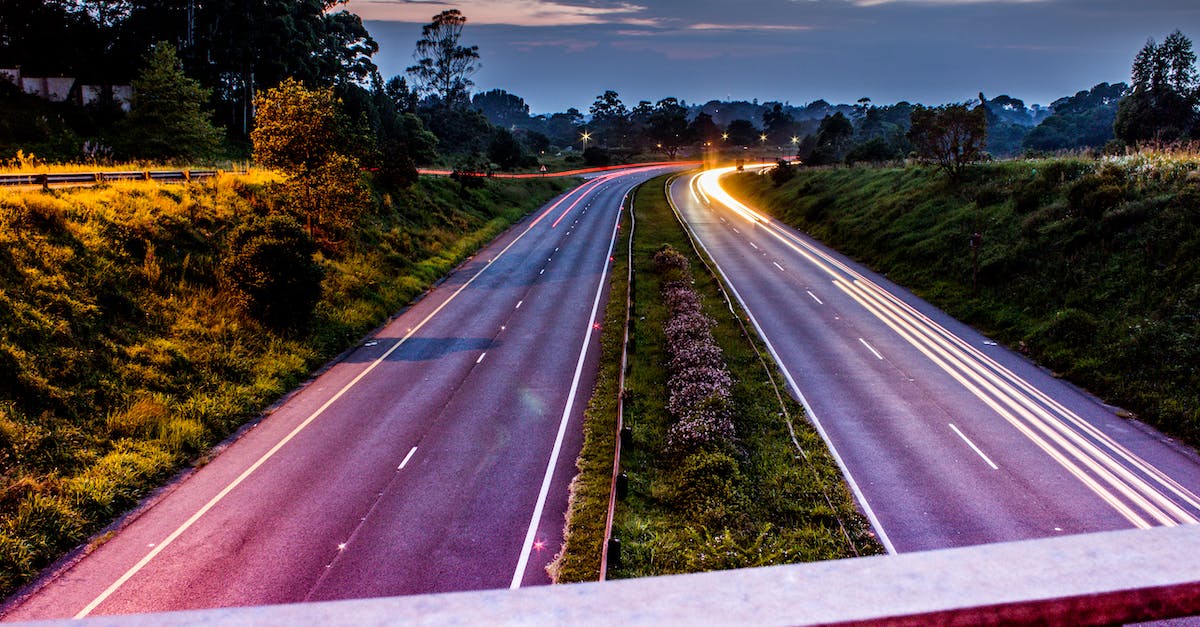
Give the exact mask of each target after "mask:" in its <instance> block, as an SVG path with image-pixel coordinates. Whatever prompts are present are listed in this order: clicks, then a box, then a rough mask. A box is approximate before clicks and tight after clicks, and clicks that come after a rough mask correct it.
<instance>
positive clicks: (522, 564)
mask: <svg viewBox="0 0 1200 627" xmlns="http://www.w3.org/2000/svg"><path fill="white" fill-rule="evenodd" d="M628 196H629V192H626V193H625V197H623V198H622V199H621V206H622V207H624V206H625V198H627V197H628ZM620 225H621V212H620V211H618V212H617V220H616V222H613V229H612V237H611V239H609V242H608V253H606V254H605V255H604V269H603V270H602V271H601V272H600V283H599V284H598V285H597V286H596V298H595V299H593V300H592V316H591V319H590V320H588V325H587V329H586V330H585V331H584V333H583V346H581V347H580V348H579V359H578V361H577V362H576V364H575V376H574V378H573V379H572V380H571V392H570V393H569V394H568V395H567V404H566V406H565V407H563V413H562V418H561V419H560V420H559V423H558V435H557V436H556V437H555V438H554V448H553V449H552V450H551V452H550V461H549V462H548V463H547V464H546V474H545V475H544V476H543V477H542V490H541V492H539V493H538V499H537V505H535V506H534V508H533V516H532V517H531V518H530V519H529V529H528V531H526V532H525V542H524V543H523V544H522V545H521V555H520V558H519V559H518V560H517V568H516V570H514V571H513V578H512V583H510V584H509V586H508V587H509V589H516V588H520V587H521V580H522V579H524V578H525V568H526V567H528V565H529V553H530V551H532V550H533V542H534V539H535V538H536V537H537V529H538V525H539V524H540V523H541V518H542V509H543V508H545V506H546V497H547V496H548V495H549V494H550V482H551V480H552V479H553V478H554V467H555V466H557V465H558V454H559V452H561V450H562V443H563V437H564V436H565V435H566V432H567V422H568V421H569V420H570V418H571V407H573V406H574V405H575V394H576V393H577V392H578V391H579V380H580V378H581V377H582V376H583V366H584V362H585V361H586V359H587V353H588V346H589V345H590V344H591V339H592V334H593V333H595V332H596V331H595V325H596V312H597V311H599V309H600V297H601V296H602V295H603V294H604V287H605V285H607V280H608V268H609V266H611V265H612V264H611V263H610V262H609V258H610V257H612V254H613V249H614V247H615V246H616V244H617V233H618V231H619V229H618V227H619V226H620Z"/></svg>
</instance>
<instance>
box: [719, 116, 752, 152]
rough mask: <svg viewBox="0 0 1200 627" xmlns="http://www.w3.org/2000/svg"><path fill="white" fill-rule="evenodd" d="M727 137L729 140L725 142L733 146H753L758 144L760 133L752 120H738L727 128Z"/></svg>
mask: <svg viewBox="0 0 1200 627" xmlns="http://www.w3.org/2000/svg"><path fill="white" fill-rule="evenodd" d="M725 135H728V136H729V139H727V140H725V141H726V142H728V143H729V144H730V145H733V146H753V145H756V144H757V143H758V136H759V131H758V127H757V126H755V125H754V122H751V121H750V120H743V119H737V120H734V121H732V122H730V123H729V126H727V127H725Z"/></svg>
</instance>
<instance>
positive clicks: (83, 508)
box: [0, 174, 569, 594]
mask: <svg viewBox="0 0 1200 627" xmlns="http://www.w3.org/2000/svg"><path fill="white" fill-rule="evenodd" d="M272 179H273V177H272V176H270V175H264V174H251V175H248V176H231V175H225V176H222V177H220V178H218V179H217V180H215V181H214V182H208V183H202V184H194V185H188V186H167V185H158V184H153V183H133V184H121V185H113V186H100V187H94V188H87V189H66V190H57V191H52V192H49V193H43V192H40V191H36V192H35V191H19V192H4V193H2V194H0V594H4V593H8V592H11V591H12V590H13V589H14V588H15V587H16V586H18V585H20V584H22V583H24V582H26V581H28V580H29V579H30V578H31V577H32V576H34V575H35V574H36V573H37V572H38V570H39V569H41V568H43V567H45V566H46V565H47V564H49V563H50V562H51V561H53V560H54V559H56V558H57V557H59V556H60V555H61V554H63V553H64V552H65V551H67V550H69V549H71V548H72V547H74V546H76V545H78V544H79V543H80V542H81V541H83V540H85V539H86V538H87V537H88V536H89V535H90V534H92V533H94V532H96V531H97V530H98V529H100V528H102V527H103V526H105V525H106V524H108V523H109V522H111V521H112V520H113V519H114V518H115V517H116V516H118V515H119V514H121V513H122V512H124V511H126V510H127V509H128V508H130V507H131V506H133V505H134V504H136V503H137V501H138V500H139V499H140V498H142V497H143V496H145V495H146V494H147V493H148V492H149V491H150V490H151V489H153V488H154V487H155V486H157V485H159V484H161V483H162V482H163V481H164V480H166V479H167V478H169V477H170V476H171V475H172V474H173V473H175V472H176V471H178V470H179V469H180V468H181V467H183V466H185V465H186V464H188V463H189V462H196V463H202V459H201V458H200V457H199V456H202V455H203V454H204V452H205V451H206V450H208V449H209V448H210V447H211V446H212V445H214V444H216V443H218V442H220V441H221V440H222V439H224V438H225V437H227V436H228V435H229V434H230V433H232V432H233V431H234V430H236V429H237V428H238V427H239V426H240V425H242V424H244V423H245V422H246V421H247V420H249V419H251V418H253V417H255V416H256V415H257V414H258V413H259V412H260V411H261V410H262V409H263V408H264V407H266V406H267V405H268V404H270V403H271V402H273V401H274V400H275V399H277V398H279V397H280V396H281V395H282V394H283V393H285V392H286V391H287V390H289V389H290V388H292V387H293V386H295V385H296V384H297V383H299V382H300V381H302V380H303V379H304V378H305V377H307V376H308V374H309V373H310V372H311V371H312V370H313V369H314V368H315V367H317V366H319V365H320V364H322V363H323V362H325V361H327V360H329V359H330V358H332V357H333V356H335V355H336V354H338V353H339V352H340V351H342V350H344V349H345V348H347V347H348V346H350V345H352V344H353V343H354V342H355V341H356V340H357V339H358V338H360V337H362V336H363V334H364V333H366V332H367V331H369V330H370V329H372V328H373V327H375V326H377V325H378V324H380V323H381V322H382V321H383V320H384V319H386V317H387V316H389V315H391V314H393V313H395V312H396V311H397V310H399V309H400V308H401V307H402V306H403V305H404V304H405V303H407V302H409V301H411V300H412V299H413V298H414V297H416V296H418V295H419V294H421V293H422V292H423V291H424V290H425V289H426V288H427V287H428V286H429V285H430V284H431V283H432V282H433V281H435V280H437V279H438V278H439V277H441V276H443V275H444V274H445V273H446V272H447V271H448V270H449V269H451V268H452V267H453V266H454V265H455V264H457V263H458V262H459V261H460V260H462V259H463V258H465V257H466V256H467V255H469V254H470V253H471V252H472V251H473V250H475V249H476V248H478V247H479V246H480V245H482V244H483V243H485V242H487V241H488V240H490V239H491V238H492V237H494V236H495V235H497V234H498V233H499V232H500V231H501V230H502V229H503V228H505V227H506V226H507V225H509V224H510V223H512V222H514V221H515V220H517V219H518V218H519V217H520V216H522V215H524V214H525V213H526V212H528V211H529V210H531V209H532V208H534V207H536V206H538V205H540V204H541V203H542V202H544V201H545V200H547V199H548V198H549V197H551V196H553V195H555V194H557V193H558V192H560V191H562V190H563V189H564V188H565V187H566V186H567V185H568V184H569V182H568V181H562V180H534V181H521V182H501V181H490V180H489V181H487V182H486V183H483V184H481V185H478V186H475V185H473V186H471V187H470V188H466V187H463V186H461V185H460V184H458V183H456V182H454V181H452V180H449V179H440V180H438V179H422V180H421V181H419V182H418V183H417V184H415V185H413V186H411V187H409V188H407V189H405V190H404V191H400V192H392V193H379V192H376V195H375V201H376V202H375V203H373V206H374V210H373V211H370V212H368V214H367V215H364V216H362V217H361V218H360V219H359V221H358V224H357V227H356V228H355V229H354V230H353V231H352V232H351V234H350V236H349V237H348V239H347V240H346V241H344V242H342V247H341V252H340V253H339V254H337V255H336V256H323V255H322V254H318V255H317V256H316V258H315V261H316V263H317V264H318V265H319V266H320V268H321V270H322V271H323V277H324V278H323V280H322V285H321V291H320V293H321V295H320V299H319V301H318V302H317V304H316V307H315V311H314V313H313V315H312V317H311V319H310V320H309V321H308V322H307V324H306V325H304V326H302V327H301V328H299V329H295V328H293V329H292V330H280V328H278V327H273V326H269V325H266V324H263V323H261V322H259V321H258V320H257V319H256V318H255V317H252V316H250V315H247V314H246V313H245V308H244V306H243V303H241V302H240V301H239V299H238V297H237V296H236V295H235V294H233V293H231V291H230V289H229V288H228V286H227V284H226V282H223V281H222V280H221V279H220V277H222V276H223V275H224V274H226V271H227V268H225V267H223V266H224V265H225V264H228V263H229V261H228V259H229V258H230V256H229V255H228V247H229V245H230V241H231V240H233V239H235V238H234V234H236V233H238V232H239V230H238V227H239V226H240V225H243V224H247V223H252V222H254V221H255V220H256V219H257V217H258V216H259V215H260V214H265V213H268V212H269V211H271V208H272V206H273V205H275V204H278V203H280V202H284V201H282V200H281V199H280V198H279V195H280V194H281V193H282V192H281V191H280V188H279V187H278V186H275V185H273V184H272Z"/></svg>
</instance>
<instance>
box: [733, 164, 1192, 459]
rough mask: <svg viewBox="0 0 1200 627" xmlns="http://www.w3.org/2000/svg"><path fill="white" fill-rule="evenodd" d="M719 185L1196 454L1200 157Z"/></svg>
mask: <svg viewBox="0 0 1200 627" xmlns="http://www.w3.org/2000/svg"><path fill="white" fill-rule="evenodd" d="M729 189H730V191H731V192H732V193H734V194H735V195H737V196H739V197H742V198H745V199H747V200H748V201H749V202H750V203H751V204H753V205H755V206H757V207H760V208H762V209H764V210H767V211H768V212H770V213H772V214H774V215H775V216H777V217H779V218H780V219H782V220H784V221H786V222H789V223H791V224H794V225H796V226H797V227H799V228H801V229H802V230H804V231H806V232H808V233H811V234H812V235H814V236H816V237H817V238H819V239H821V240H823V241H825V242H826V243H828V244H829V245H831V246H833V247H835V248H838V249H839V250H842V251H843V252H845V253H847V254H850V255H852V256H854V257H856V258H858V259H860V260H862V261H864V262H865V263H867V264H869V265H871V266H872V267H874V268H876V269H877V270H879V271H881V272H884V273H886V274H887V275H888V277H889V278H891V279H892V280H894V281H896V282H898V283H900V284H902V285H905V286H907V287H909V288H910V289H912V290H914V291H915V292H917V293H918V294H920V295H921V296H923V297H924V298H926V299H928V300H929V301H931V302H932V303H934V304H936V305H937V306H939V307H941V308H943V309H944V310H946V311H947V312H949V313H950V314H952V315H954V316H955V317H957V318H960V319H962V320H964V321H966V322H968V323H970V324H972V325H974V326H976V327H978V328H980V329H982V330H983V331H984V332H986V333H988V334H990V335H993V336H994V337H996V338H997V339H999V340H1001V341H1003V342H1005V343H1006V344H1008V345H1010V346H1013V347H1017V348H1019V349H1022V350H1025V351H1027V352H1028V353H1029V354H1030V355H1031V356H1032V357H1033V358H1035V359H1037V360H1038V361H1039V362H1041V363H1043V364H1045V365H1046V366H1048V367H1049V368H1051V369H1053V370H1054V371H1056V372H1058V373H1061V375H1062V376H1064V377H1066V378H1067V379H1069V380H1071V381H1073V382H1075V383H1077V384H1079V385H1081V386H1083V387H1086V388H1088V389H1090V390H1092V391H1093V392H1095V393H1097V394H1099V395H1100V396H1102V397H1104V398H1106V399H1107V400H1108V401H1110V402H1112V403H1115V404H1117V405H1120V406H1123V407H1126V408H1127V409H1129V410H1131V411H1133V412H1135V413H1137V414H1139V415H1140V417H1141V418H1143V419H1145V420H1147V421H1148V422H1151V423H1152V424H1154V425H1156V426H1158V427H1160V428H1161V429H1163V430H1164V431H1167V432H1168V433H1172V434H1174V435H1176V436H1178V437H1180V438H1182V439H1185V440H1187V441H1188V442H1190V443H1191V444H1193V445H1198V444H1200V369H1198V368H1197V363H1200V324H1198V318H1197V315H1198V314H1197V312H1200V158H1198V157H1196V156H1187V155H1182V156H1180V155H1161V154H1144V155H1136V156H1130V157H1121V158H1116V159H1109V160H1105V161H1099V162H1097V161H1090V160H1082V159H1061V160H1046V161H1029V162H1005V163H995V164H987V165H982V166H977V167H975V168H973V169H972V170H971V171H970V172H969V173H968V174H967V176H966V178H965V180H963V181H962V182H961V183H960V184H957V185H955V184H952V183H951V182H949V181H948V180H947V179H946V178H945V177H944V176H943V175H941V174H938V173H936V172H935V171H933V170H929V169H924V168H907V169H840V170H827V171H801V172H800V173H799V174H798V175H797V177H796V178H795V179H793V180H791V181H789V182H788V183H786V184H784V185H783V186H781V187H775V186H773V184H772V181H771V177H768V176H763V177H759V176H754V175H743V176H740V177H737V178H734V179H732V180H731V181H730V183H729ZM975 232H979V233H981V234H982V236H983V237H982V246H981V248H980V250H979V262H978V268H979V269H978V288H977V290H976V289H973V286H972V274H973V268H972V266H973V264H972V254H971V249H970V247H969V238H970V236H971V234H972V233H975Z"/></svg>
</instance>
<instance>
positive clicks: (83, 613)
mask: <svg viewBox="0 0 1200 627" xmlns="http://www.w3.org/2000/svg"><path fill="white" fill-rule="evenodd" d="M584 185H587V184H586V183H585V184H584ZM584 185H580V186H579V187H577V188H575V189H574V190H571V192H569V193H568V195H569V194H571V193H574V192H575V191H576V190H578V189H580V188H581V187H583V186H584ZM538 222H540V220H534V222H533V223H532V224H530V225H529V227H527V228H526V229H525V230H524V231H522V232H521V234H520V235H518V236H516V237H515V238H513V241H511V242H509V243H508V245H507V246H505V247H504V248H503V249H501V250H500V252H499V253H496V256H495V257H493V258H492V260H491V261H489V262H487V264H485V265H484V266H483V267H482V268H480V269H479V271H478V272H476V273H475V274H474V275H473V276H472V277H471V278H470V279H467V281H466V282H465V283H463V284H462V285H461V286H459V288H458V289H457V290H455V291H454V293H453V294H451V295H450V296H449V298H447V299H446V300H445V301H443V302H442V303H441V304H440V305H438V306H437V307H436V308H435V309H434V310H433V311H431V312H429V315H427V316H425V318H424V319H423V320H421V322H420V323H418V324H417V325H416V326H415V327H413V328H412V329H409V331H408V333H407V334H405V336H404V337H402V338H400V339H399V340H397V341H396V343H395V344H393V345H392V347H391V348H389V349H388V350H387V352H385V353H383V354H382V355H380V356H379V357H378V358H376V359H375V361H373V362H371V364H370V365H368V366H367V367H366V368H364V369H363V371H362V372H360V373H358V375H357V376H355V377H354V378H353V379H351V380H350V381H349V382H348V383H346V385H344V386H342V388H341V389H340V390H338V391H337V393H336V394H334V395H333V396H332V397H330V398H329V400H327V401H325V402H324V403H323V404H322V405H321V406H320V407H318V408H317V410H316V411H314V412H313V413H312V414H309V416H308V418H305V419H304V421H303V422H301V423H300V424H299V425H296V428H294V429H292V431H291V432H290V433H288V434H287V435H286V436H284V437H283V439H282V440H280V441H279V442H277V443H275V445H274V446H272V447H271V448H270V449H269V450H268V451H267V452H266V453H263V454H262V456H261V457H259V458H258V460H257V461H255V462H254V463H253V464H251V465H250V467H249V468H247V469H246V470H244V471H242V474H240V475H238V476H237V478H236V479H234V480H233V481H232V482H231V483H229V485H226V486H225V487H224V488H223V489H222V490H221V491H220V492H218V493H217V494H216V496H214V497H212V499H210V500H209V501H208V502H207V503H205V504H204V506H203V507H201V508H200V509H199V510H197V511H196V513H195V514H192V516H191V517H190V518H188V519H187V520H186V521H184V523H183V524H182V525H180V526H179V527H178V528H177V529H175V531H172V532H171V534H170V535H168V536H167V537H166V539H164V540H163V541H162V542H159V543H158V544H157V545H155V547H154V548H153V549H151V551H150V552H149V553H147V554H146V556H145V557H143V558H142V559H140V560H138V562H137V563H136V564H134V565H133V566H131V567H130V568H129V570H127V571H125V574H123V575H121V576H120V577H119V578H118V579H117V580H116V581H114V582H113V583H112V584H111V585H109V586H108V588H105V590H104V592H101V593H100V596H98V597H96V598H95V599H93V600H92V602H91V603H88V604H87V606H86V607H84V608H83V609H82V610H80V611H79V613H78V614H76V615H75V617H74V618H75V619H76V620H78V619H81V618H86V617H87V615H88V614H91V613H92V610H94V609H96V608H97V607H99V606H100V604H101V603H104V601H106V600H107V599H108V597H110V596H112V595H113V594H114V593H115V592H116V591H117V590H119V589H120V588H121V586H123V585H125V582H127V581H129V580H130V579H131V578H132V577H133V576H134V575H136V574H138V572H140V571H141V570H142V569H143V568H145V567H146V565H147V564H149V563H150V562H151V561H152V560H153V559H154V558H155V557H157V556H158V554H159V553H161V552H162V551H163V550H165V549H166V548H167V547H168V546H170V545H171V543H173V542H174V541H175V540H177V539H178V538H179V536H181V535H183V533H184V532H185V531H187V530H188V529H189V528H191V526H192V525H194V524H196V521H198V520H200V518H202V517H203V516H204V515H205V514H207V513H208V510H210V509H212V508H213V507H215V506H216V505H217V503H220V502H221V500H222V499H224V498H225V497H226V496H228V495H229V493H230V492H232V491H233V490H234V489H235V488H237V487H238V486H239V485H241V483H242V482H243V481H245V480H246V478H248V477H249V476H250V475H251V474H253V473H254V471H256V470H258V468H259V467H260V466H262V465H263V464H264V463H266V462H267V460H269V459H270V458H271V457H273V456H274V455H275V453H277V452H279V449H281V448H283V447H284V445H286V444H287V443H288V442H291V441H292V438H294V437H296V436H297V435H299V434H300V432H301V431H303V430H304V429H305V428H306V427H308V425H309V424H311V423H312V422H313V421H314V420H316V419H317V418H318V417H320V416H321V414H323V413H325V410H326V409H329V407H330V406H332V405H333V404H334V403H335V402H337V401H338V400H339V399H341V398H342V396H344V395H345V394H346V393H347V392H349V391H350V389H351V388H353V387H354V386H355V385H357V384H358V382H359V381H361V380H363V378H365V377H366V376H367V375H368V374H370V373H371V372H372V371H373V370H375V368H376V367H378V366H379V364H381V363H383V362H384V360H386V359H387V358H388V357H391V355H392V353H394V352H396V349H398V348H400V346H401V345H402V344H404V342H406V341H407V340H408V339H409V338H410V337H412V336H413V334H414V333H416V332H417V331H419V330H421V328H422V327H424V326H425V324H426V323H428V322H429V321H430V320H432V319H433V317H434V316H436V315H437V314H439V313H441V311H442V309H444V308H445V307H446V306H447V305H449V304H450V303H451V302H453V301H454V299H455V298H456V297H457V296H458V295H459V294H461V293H462V291H463V290H465V289H467V286H469V285H471V283H473V282H474V281H475V279H477V278H479V275H481V274H483V273H484V272H486V271H487V269H488V268H490V267H492V264H493V263H494V262H495V261H496V260H497V259H499V258H500V257H502V256H503V255H504V253H506V252H508V249H510V248H512V247H513V246H514V245H516V243H517V242H519V241H521V238H523V237H525V235H526V234H528V233H529V232H530V231H532V230H533V227H535V226H537V224H538Z"/></svg>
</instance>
